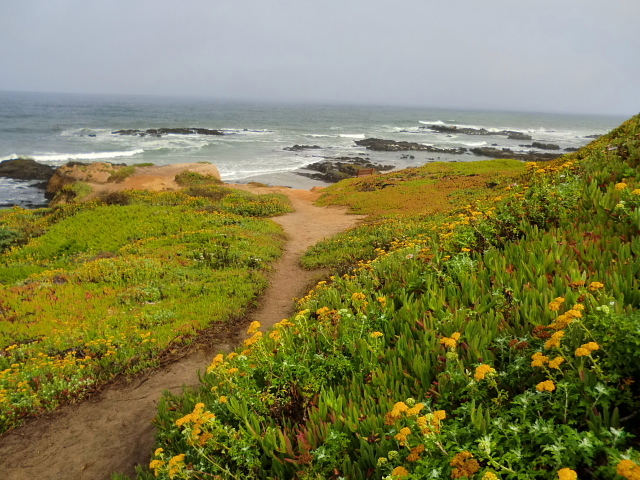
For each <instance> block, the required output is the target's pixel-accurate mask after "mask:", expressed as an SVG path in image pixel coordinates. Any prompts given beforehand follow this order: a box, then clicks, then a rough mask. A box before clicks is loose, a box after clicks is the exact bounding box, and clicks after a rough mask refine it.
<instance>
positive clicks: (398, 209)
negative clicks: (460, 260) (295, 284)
mask: <svg viewBox="0 0 640 480" xmlns="http://www.w3.org/2000/svg"><path fill="white" fill-rule="evenodd" d="M524 171H525V164H524V163H523V162H520V161H516V160H487V161H479V162H460V163H451V162H434V163H429V164H426V165H424V166H422V167H419V168H409V169H406V170H401V171H399V172H393V173H389V174H386V175H376V176H372V177H365V178H354V179H349V180H344V181H342V182H340V183H337V184H335V185H332V186H330V187H328V188H327V189H326V191H325V192H324V193H323V195H322V197H321V198H320V200H319V202H318V203H319V204H321V205H346V206H349V207H351V209H352V210H353V211H354V212H357V213H365V214H368V215H370V217H369V219H368V220H367V221H366V222H365V224H364V225H362V226H359V227H357V228H354V229H351V230H349V231H347V232H344V233H341V234H339V235H336V236H335V237H332V238H329V239H326V240H324V241H322V242H319V243H317V244H316V245H314V246H313V247H311V248H310V249H309V250H308V251H307V252H306V254H305V256H304V257H303V259H302V264H303V266H304V267H305V268H318V267H322V266H330V267H334V268H339V269H341V270H342V271H344V270H346V269H349V268H351V267H352V266H353V265H355V264H356V263H357V262H358V261H362V260H372V259H374V258H375V257H376V255H377V252H378V251H381V250H385V251H386V250H389V249H390V248H392V247H393V246H394V245H399V244H403V243H404V242H406V241H407V239H409V238H419V237H420V236H421V235H423V234H426V233H427V232H428V231H429V229H430V228H431V225H432V224H433V221H434V220H435V219H437V218H441V216H440V214H441V213H442V212H447V211H451V210H452V209H454V208H459V207H462V206H464V205H467V204H468V203H469V202H471V201H474V200H475V201H480V200H482V199H483V198H488V197H489V196H491V195H492V194H493V192H494V191H495V190H496V189H499V188H500V187H504V186H506V184H508V183H511V182H513V176H514V175H517V174H520V173H524ZM429 220H431V221H429Z"/></svg>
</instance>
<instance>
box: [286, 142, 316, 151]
mask: <svg viewBox="0 0 640 480" xmlns="http://www.w3.org/2000/svg"><path fill="white" fill-rule="evenodd" d="M318 148H322V147H321V146H319V145H297V144H296V145H294V146H293V147H284V148H283V150H287V151H288V152H300V151H303V150H317V149H318Z"/></svg>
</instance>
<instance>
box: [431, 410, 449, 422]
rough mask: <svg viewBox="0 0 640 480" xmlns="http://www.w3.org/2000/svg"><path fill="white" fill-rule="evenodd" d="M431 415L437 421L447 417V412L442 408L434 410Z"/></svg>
mask: <svg viewBox="0 0 640 480" xmlns="http://www.w3.org/2000/svg"><path fill="white" fill-rule="evenodd" d="M433 417H434V418H435V419H436V420H438V421H440V420H444V419H445V418H447V412H445V411H444V410H436V411H435V412H433Z"/></svg>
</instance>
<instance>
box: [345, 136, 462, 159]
mask: <svg viewBox="0 0 640 480" xmlns="http://www.w3.org/2000/svg"><path fill="white" fill-rule="evenodd" d="M355 143H356V145H359V146H361V147H365V148H366V149H367V150H375V151H378V152H400V151H407V150H419V151H424V152H435V153H450V154H456V155H460V154H463V153H464V152H466V151H467V149H466V148H436V147H432V146H429V145H424V144H422V143H414V142H397V141H395V140H382V139H379V138H366V139H364V140H356V142H355Z"/></svg>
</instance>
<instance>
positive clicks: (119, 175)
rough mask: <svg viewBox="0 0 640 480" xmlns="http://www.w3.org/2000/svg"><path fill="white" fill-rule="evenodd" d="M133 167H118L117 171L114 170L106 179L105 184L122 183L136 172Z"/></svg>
mask: <svg viewBox="0 0 640 480" xmlns="http://www.w3.org/2000/svg"><path fill="white" fill-rule="evenodd" d="M136 168H137V167H136V166H135V165H127V166H126V167H120V168H119V169H118V170H115V171H114V172H113V173H112V174H111V176H110V177H109V178H108V179H107V182H115V183H119V182H122V181H124V180H125V179H126V178H129V177H130V176H131V175H133V173H134V172H135V171H136Z"/></svg>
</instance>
